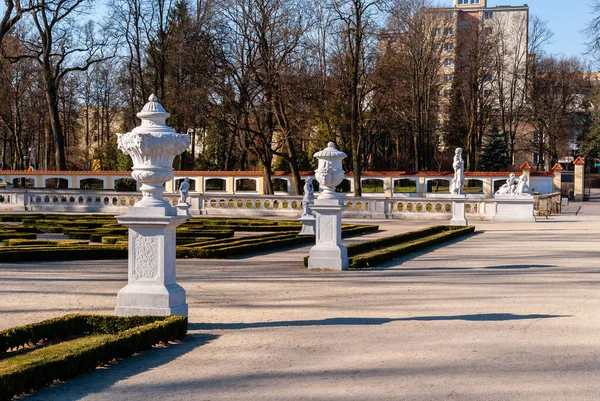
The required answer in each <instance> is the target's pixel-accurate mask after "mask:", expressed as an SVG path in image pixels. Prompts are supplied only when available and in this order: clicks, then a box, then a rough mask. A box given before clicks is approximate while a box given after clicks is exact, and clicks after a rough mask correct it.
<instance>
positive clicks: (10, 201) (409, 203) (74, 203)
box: [0, 190, 496, 220]
mask: <svg viewBox="0 0 600 401" xmlns="http://www.w3.org/2000/svg"><path fill="white" fill-rule="evenodd" d="M140 198H141V194H140V193H138V192H115V191H78V190H0V211H11V212H23V211H31V212H46V213H53V212H75V213H109V214H120V213H125V212H126V211H127V208H128V207H129V206H132V205H133V204H135V202H137V201H138V200H139V199H140ZM164 199H165V200H166V201H167V202H169V203H170V204H171V205H177V202H178V200H179V196H177V195H175V194H172V195H169V194H165V196H164ZM189 199H190V200H189V201H190V202H191V205H192V206H191V207H190V213H191V214H192V215H195V216H198V215H207V216H254V217H256V216H259V217H270V216H275V217H284V218H291V219H293V218H298V217H300V215H301V214H302V197H300V196H277V195H271V196H267V195H229V194H227V195H208V194H204V195H200V194H190V198H189ZM342 199H343V202H344V205H345V206H346V209H345V210H344V212H343V217H345V218H374V219H386V218H397V219H424V220H448V219H450V218H451V216H452V201H451V200H450V199H445V198H444V197H442V196H441V195H438V196H437V197H420V198H416V197H410V198H370V197H352V196H344V197H343V198H342ZM495 202H496V201H495V200H494V199H482V198H478V197H469V198H467V202H466V205H465V208H466V213H467V215H468V216H469V218H470V219H472V220H491V219H492V217H493V214H494V209H495Z"/></svg>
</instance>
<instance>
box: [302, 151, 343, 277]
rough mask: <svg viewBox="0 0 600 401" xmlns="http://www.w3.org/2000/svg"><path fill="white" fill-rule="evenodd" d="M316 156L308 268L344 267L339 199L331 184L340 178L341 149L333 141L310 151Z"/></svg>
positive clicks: (340, 179)
mask: <svg viewBox="0 0 600 401" xmlns="http://www.w3.org/2000/svg"><path fill="white" fill-rule="evenodd" d="M314 157H315V158H317V159H318V160H319V166H318V168H317V170H315V177H316V178H317V181H318V182H319V188H320V190H321V194H320V195H319V197H318V198H317V199H315V203H314V204H313V205H312V207H311V210H312V211H313V212H314V213H315V215H316V218H317V230H316V231H317V234H316V238H315V241H316V244H315V246H313V247H312V248H311V249H310V253H309V258H308V268H309V269H329V270H347V269H348V251H347V250H346V248H345V247H344V246H343V245H342V209H343V208H344V206H343V203H342V200H341V199H340V196H339V194H338V193H336V192H335V187H336V186H337V185H339V184H340V183H341V182H342V180H343V179H344V169H343V168H342V160H343V159H344V158H345V157H346V154H345V153H344V152H341V151H339V150H337V149H336V148H335V145H334V143H333V142H329V143H328V144H327V147H326V148H325V149H323V150H322V151H320V152H317V153H315V154H314Z"/></svg>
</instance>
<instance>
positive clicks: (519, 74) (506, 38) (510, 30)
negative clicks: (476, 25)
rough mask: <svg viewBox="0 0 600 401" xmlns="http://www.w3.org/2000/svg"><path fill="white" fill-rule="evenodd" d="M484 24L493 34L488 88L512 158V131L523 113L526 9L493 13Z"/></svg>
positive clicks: (513, 131)
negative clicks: (490, 89) (492, 75)
mask: <svg viewBox="0 0 600 401" xmlns="http://www.w3.org/2000/svg"><path fill="white" fill-rule="evenodd" d="M487 26H488V27H490V28H492V31H493V33H492V35H493V36H494V40H493V43H492V44H493V47H492V53H493V59H494V64H493V73H494V78H495V79H494V80H493V85H492V90H493V94H494V102H497V114H498V118H497V120H498V126H499V129H500V132H501V134H502V135H503V137H504V138H505V139H506V140H507V141H508V156H509V157H510V158H511V160H513V155H514V149H515V138H516V134H517V131H518V129H519V127H520V125H521V123H522V122H523V120H524V119H525V114H526V93H527V66H528V49H527V43H528V37H527V34H528V30H527V26H528V18H527V13H522V14H518V13H507V14H501V13H496V14H494V18H493V19H491V20H489V21H488V24H487ZM536 46H538V44H536ZM495 106H496V105H495Z"/></svg>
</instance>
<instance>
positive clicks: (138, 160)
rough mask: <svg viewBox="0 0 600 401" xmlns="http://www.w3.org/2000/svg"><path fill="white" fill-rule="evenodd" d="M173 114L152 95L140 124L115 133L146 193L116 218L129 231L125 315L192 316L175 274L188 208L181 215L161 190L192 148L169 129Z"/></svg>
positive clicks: (120, 298)
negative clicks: (180, 233) (177, 160)
mask: <svg viewBox="0 0 600 401" xmlns="http://www.w3.org/2000/svg"><path fill="white" fill-rule="evenodd" d="M169 115H170V114H169V113H167V112H166V111H165V109H164V108H163V107H162V105H161V104H160V103H158V99H157V98H156V96H154V95H152V96H150V99H149V102H148V103H147V104H146V105H145V106H144V108H143V109H142V111H141V112H140V113H138V114H137V116H138V117H139V118H140V119H141V120H142V123H141V125H140V126H139V127H136V128H134V129H133V130H132V131H131V132H128V133H126V134H117V135H118V146H119V149H120V150H121V151H123V152H124V153H126V154H128V155H130V156H131V158H132V159H133V172H132V173H131V175H132V177H133V178H135V179H136V180H137V181H138V183H139V184H141V187H140V190H141V191H142V199H141V200H140V201H139V202H137V203H136V204H135V206H133V207H130V208H129V210H128V212H127V214H126V215H123V216H118V217H117V220H118V221H119V223H121V224H123V225H125V226H127V227H129V261H128V272H129V273H128V283H127V286H125V287H123V288H122V289H121V290H120V291H119V294H118V295H117V307H116V309H115V313H116V314H117V315H121V316H130V315H160V316H163V315H184V316H187V314H188V305H187V303H186V296H185V290H184V289H183V288H182V287H181V286H180V285H178V284H177V283H176V276H175V229H176V227H177V226H179V225H181V224H183V223H184V222H185V220H186V218H187V210H184V212H185V213H178V209H177V208H175V207H173V206H171V205H170V204H169V203H168V202H166V201H165V200H164V199H163V191H164V183H165V182H166V181H169V180H172V179H173V167H172V165H173V159H174V158H175V156H177V155H178V154H180V153H182V152H183V151H184V150H186V149H187V148H188V146H189V144H190V137H189V136H188V135H182V134H178V133H176V132H175V131H174V130H173V129H172V128H170V127H168V126H167V125H166V123H165V120H166V119H167V118H168V117H169Z"/></svg>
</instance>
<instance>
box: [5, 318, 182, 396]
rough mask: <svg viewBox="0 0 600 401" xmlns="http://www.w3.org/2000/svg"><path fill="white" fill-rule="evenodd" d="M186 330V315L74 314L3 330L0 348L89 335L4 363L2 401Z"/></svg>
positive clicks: (75, 374)
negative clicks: (123, 315) (121, 315)
mask: <svg viewBox="0 0 600 401" xmlns="http://www.w3.org/2000/svg"><path fill="white" fill-rule="evenodd" d="M186 332H187V317H184V316H169V317H166V318H164V317H154V316H143V317H131V318H120V317H115V316H97V315H96V316H94V315H69V316H65V317H62V318H56V319H51V320H47V321H44V322H40V323H37V324H33V325H27V326H22V327H17V328H14V329H9V330H4V331H3V332H0V347H1V348H0V349H3V350H7V349H10V348H15V347H18V346H20V345H26V344H35V343H37V342H38V341H40V340H46V339H58V338H61V339H63V338H69V337H72V336H81V335H86V336H85V337H80V338H76V339H74V340H70V341H65V342H61V343H58V344H55V345H49V346H47V347H43V348H39V349H34V350H32V351H30V352H28V353H25V354H22V355H16V356H13V357H9V358H5V359H2V360H0V400H10V399H12V397H14V396H16V395H20V394H23V393H24V392H28V391H31V390H34V389H38V388H40V387H43V386H45V385H47V384H50V383H52V382H54V381H55V380H67V379H70V378H72V377H75V376H77V375H79V374H80V373H83V372H86V371H89V370H93V369H94V368H96V366H98V365H101V364H105V363H108V362H110V361H112V360H113V359H115V358H124V357H127V356H130V355H132V354H134V353H136V352H139V351H143V350H146V349H149V348H151V347H152V346H153V345H155V344H157V343H160V342H167V341H171V340H178V339H181V338H183V337H184V336H185V334H186Z"/></svg>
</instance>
